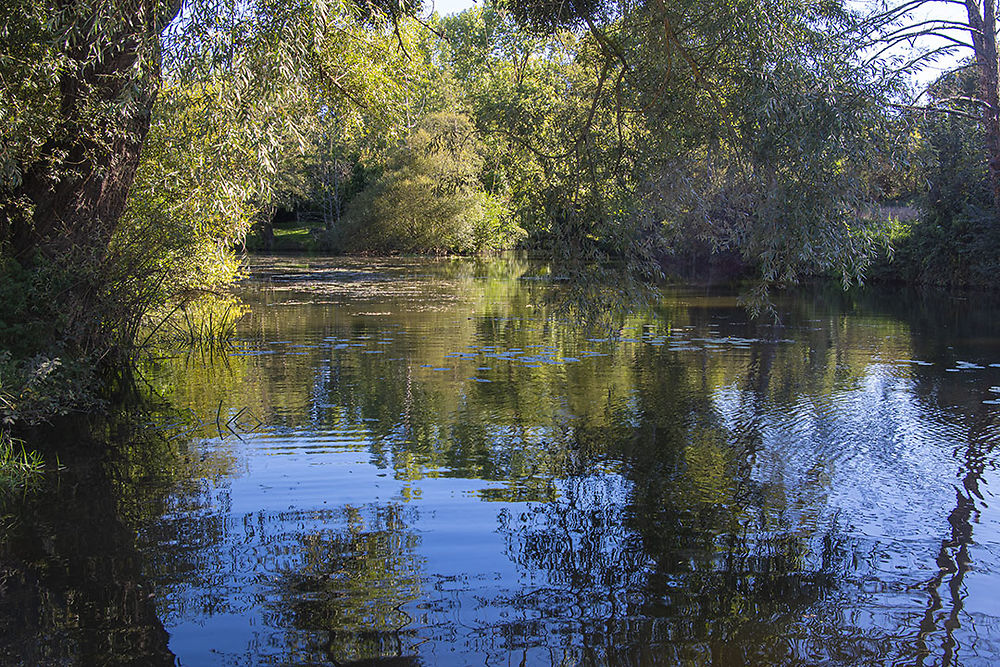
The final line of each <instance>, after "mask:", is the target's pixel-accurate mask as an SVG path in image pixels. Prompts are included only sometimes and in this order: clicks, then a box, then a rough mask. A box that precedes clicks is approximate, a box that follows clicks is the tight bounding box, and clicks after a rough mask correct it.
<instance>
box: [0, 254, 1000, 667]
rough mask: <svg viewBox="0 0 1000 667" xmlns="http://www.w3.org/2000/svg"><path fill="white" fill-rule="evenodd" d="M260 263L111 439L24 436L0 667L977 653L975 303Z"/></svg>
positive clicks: (991, 583)
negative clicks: (614, 289) (590, 303)
mask: <svg viewBox="0 0 1000 667" xmlns="http://www.w3.org/2000/svg"><path fill="white" fill-rule="evenodd" d="M262 266H263V269H262V272H263V273H264V274H266V276H267V278H268V280H267V282H266V284H265V285H264V286H263V287H255V286H252V287H250V288H248V293H247V300H248V302H249V304H250V306H251V314H250V316H249V317H248V318H247V319H246V321H244V322H243V323H241V333H240V340H239V341H238V342H237V344H236V346H235V347H234V349H233V350H231V351H230V352H229V354H228V355H227V356H225V357H224V358H223V359H205V358H201V357H199V356H197V355H195V356H191V355H183V354H175V355H171V356H166V357H164V358H163V359H160V360H158V361H156V362H151V364H150V365H149V366H148V367H147V368H143V369H141V370H142V373H143V377H144V378H145V380H146V382H147V383H148V385H147V389H148V391H149V393H150V395H151V396H156V397H157V399H156V400H157V403H156V405H153V406H147V407H145V408H143V410H141V411H140V413H141V418H140V417H135V416H133V417H131V418H130V419H129V420H128V422H127V423H128V424H130V425H131V426H129V427H128V428H118V427H115V428H111V427H109V426H107V425H102V426H99V427H97V429H96V430H97V431H100V433H99V434H98V435H95V436H94V439H95V440H96V441H99V442H103V443H110V446H106V445H101V446H97V445H95V446H93V447H91V444H87V443H80V446H79V447H76V448H74V450H75V451H78V452H83V451H87V450H92V451H103V452H105V453H104V454H102V455H101V456H99V457H97V458H93V457H88V456H85V455H83V454H80V453H78V454H76V455H73V456H72V457H67V451H69V450H66V449H65V448H63V447H61V446H58V443H59V442H60V440H59V438H65V437H66V436H65V435H62V436H47V437H49V438H50V439H52V441H53V442H54V443H57V444H56V445H54V449H53V451H55V450H56V449H57V450H58V451H59V453H60V460H61V461H62V462H63V463H64V464H65V466H66V470H64V471H62V472H60V473H58V474H55V473H53V474H51V475H50V476H49V477H48V478H47V481H46V484H44V485H43V486H42V487H41V488H40V489H39V490H38V491H36V492H35V493H33V494H29V495H27V496H25V497H24V498H22V499H18V500H15V501H13V502H10V503H8V505H7V506H6V509H5V516H6V517H7V519H6V523H5V524H4V528H3V531H4V532H3V536H2V543H0V554H2V572H3V586H4V588H3V591H4V592H3V597H2V598H0V616H2V618H0V620H2V621H3V623H4V625H5V627H9V628H12V630H11V631H10V632H6V633H5V634H4V636H3V637H2V638H0V647H2V649H0V650H2V653H0V656H2V657H3V658H4V659H5V660H7V661H9V662H11V663H13V664H18V663H22V664H67V663H68V664H74V663H75V664H130V663H131V664H172V663H173V660H174V658H173V654H176V655H177V656H178V658H177V659H178V660H179V662H180V663H181V664H261V663H271V664H289V665H290V664H307V665H311V664H315V665H419V664H427V665H431V664H434V665H437V664H461V665H464V664H473V663H475V664H479V663H483V664H524V665H532V664H566V665H615V664H621V665H642V664H685V665H813V664H831V665H882V664H908V665H928V666H929V665H942V666H943V665H986V664H990V662H991V661H994V660H995V659H997V658H998V657H1000V608H998V606H997V604H996V602H995V600H997V599H1000V530H998V526H1000V515H998V514H997V511H996V510H994V509H993V507H992V506H993V505H994V504H995V503H994V502H993V499H992V492H991V490H990V489H991V487H992V486H994V485H995V484H996V482H997V475H996V469H997V456H998V451H1000V450H998V446H1000V417H998V414H1000V413H998V411H997V408H996V407H995V406H994V404H992V403H990V401H992V400H995V399H996V398H1000V331H998V330H997V326H998V323H1000V309H998V307H997V305H996V304H995V303H992V302H988V301H986V300H983V301H982V302H979V303H977V304H976V308H974V309H969V308H968V306H969V304H968V303H963V302H959V301H955V300H952V299H950V298H948V297H944V298H941V297H931V296H927V295H910V296H907V295H900V294H892V295H881V294H879V293H878V292H874V291H871V292H865V293H846V294H845V293H843V292H838V291H827V290H824V289H816V290H813V291H809V290H807V289H803V290H801V291H800V292H798V293H796V294H781V295H779V296H778V297H777V298H776V309H777V311H778V312H779V314H780V316H781V319H780V320H779V321H777V322H775V321H770V320H760V321H750V320H749V319H748V317H747V314H746V312H745V311H744V310H743V309H742V308H741V307H740V305H739V303H738V299H737V297H736V295H734V294H732V293H728V292H725V291H719V290H710V289H682V288H678V289H673V290H669V291H668V292H666V293H665V294H664V296H663V298H662V299H660V300H658V301H655V302H648V303H643V304H639V305H638V306H636V307H635V308H634V309H632V310H631V311H630V310H629V309H621V310H619V311H616V312H615V314H614V316H613V318H611V319H610V320H608V322H606V323H605V324H604V325H603V327H586V326H583V324H584V323H582V322H581V321H580V320H581V318H582V317H583V316H582V315H581V313H582V312H583V310H581V309H577V310H573V309H572V308H570V309H567V308H565V307H564V304H565V303H566V302H565V300H563V301H560V297H558V295H556V296H553V295H552V294H550V292H552V291H553V290H558V289H560V288H559V281H557V280H552V276H551V273H546V270H545V269H544V267H538V266H535V265H530V264H527V263H523V262H520V263H519V262H517V261H513V262H507V263H504V264H502V265H500V264H490V263H475V262H450V261H440V262H432V263H424V262H419V261H416V260H414V261H410V260H400V261H398V262H397V261H382V262H381V263H379V262H376V263H375V264H373V265H372V266H367V265H364V264H361V263H358V262H356V261H353V260H344V261H339V260H338V261H335V262H330V261H328V260H274V261H271V262H268V263H266V264H264V265H262ZM991 364H996V366H993V365H991ZM136 424H140V426H138V427H136ZM92 430H93V429H92ZM50 459H51V456H50Z"/></svg>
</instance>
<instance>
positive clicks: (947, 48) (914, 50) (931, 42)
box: [859, 0, 1000, 210]
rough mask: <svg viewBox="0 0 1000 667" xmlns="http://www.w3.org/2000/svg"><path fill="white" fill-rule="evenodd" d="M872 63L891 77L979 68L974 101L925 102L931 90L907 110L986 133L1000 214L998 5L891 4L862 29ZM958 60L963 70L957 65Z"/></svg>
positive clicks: (987, 1) (979, 1) (952, 1)
mask: <svg viewBox="0 0 1000 667" xmlns="http://www.w3.org/2000/svg"><path fill="white" fill-rule="evenodd" d="M859 28H860V30H861V33H860V36H859V39H860V40H862V43H863V45H865V46H866V47H868V48H869V49H870V55H869V59H870V60H871V61H872V62H873V63H878V64H879V65H880V66H881V67H882V68H883V69H884V70H886V71H887V72H888V73H890V75H906V74H912V73H914V72H918V71H920V70H922V69H925V68H926V67H928V66H934V67H936V68H939V69H940V68H941V67H944V68H946V69H949V70H953V71H958V70H962V69H967V68H973V69H974V70H975V72H976V77H977V79H978V85H977V86H976V88H975V90H974V91H973V92H972V94H970V95H951V96H946V97H942V98H934V99H931V100H930V101H929V102H928V101H924V100H925V95H927V93H928V89H926V88H924V89H918V90H917V95H916V98H915V99H913V100H910V101H909V102H908V103H907V104H905V105H903V106H905V107H906V108H907V109H910V110H919V111H927V112H930V113H943V114H951V115H956V116H962V117H966V118H973V119H976V120H977V121H978V122H979V123H980V124H981V126H982V128H983V146H982V154H983V156H984V159H985V162H986V164H987V166H988V170H989V179H990V186H991V188H992V190H993V203H994V206H995V207H996V208H997V209H998V210H1000V53H998V51H997V6H996V0H903V1H897V0H893V1H886V2H883V3H881V6H879V7H878V8H877V9H876V10H875V11H872V12H871V13H870V14H869V15H867V16H866V17H865V20H864V21H862V22H861V23H860V24H859ZM956 60H957V64H955V63H956Z"/></svg>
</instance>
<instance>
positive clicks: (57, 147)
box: [0, 0, 180, 264]
mask: <svg viewBox="0 0 1000 667" xmlns="http://www.w3.org/2000/svg"><path fill="white" fill-rule="evenodd" d="M59 4H60V7H59V9H60V10H61V12H62V16H64V17H67V18H66V19H65V20H66V21H67V22H68V25H67V24H64V25H62V26H59V27H60V28H69V34H70V35H71V37H70V38H69V39H68V40H67V41H66V46H65V47H64V49H63V52H64V55H65V56H66V57H67V59H68V61H69V67H67V68H66V71H65V73H64V74H63V75H62V77H61V79H60V81H59V89H58V92H57V95H58V101H59V111H58V116H57V117H56V118H55V119H54V126H55V127H54V129H53V131H52V133H51V135H50V138H49V139H48V140H47V141H46V143H45V144H44V146H43V147H42V150H41V152H40V154H39V157H38V158H37V159H36V160H35V161H34V162H33V163H31V164H26V165H23V167H24V168H23V169H22V173H23V174H24V178H23V180H22V182H21V184H20V186H19V187H18V188H17V190H16V191H15V192H14V197H13V198H12V199H11V200H9V201H14V202H17V203H16V204H8V205H7V206H5V207H4V208H3V209H0V231H2V232H3V236H5V237H6V238H0V245H2V244H3V243H4V242H5V241H6V242H7V243H8V244H9V246H8V247H9V249H10V250H11V251H12V252H13V254H14V256H15V257H17V258H18V259H19V260H20V261H21V262H22V263H28V264H30V263H32V262H33V261H34V256H35V255H36V254H38V253H41V254H42V255H44V256H48V257H58V256H61V255H63V254H65V253H66V252H68V251H70V250H83V251H85V252H88V253H90V254H96V255H98V256H100V255H103V253H104V251H105V250H106V249H107V246H108V243H109V241H110V240H111V237H112V235H113V234H114V231H115V228H116V227H117V224H118V221H119V220H120V219H121V216H122V214H123V212H124V210H125V204H126V201H127V197H128V192H129V189H130V188H131V186H132V182H133V180H134V178H135V172H136V168H137V167H138V164H139V154H140V151H141V149H142V144H143V142H144V141H145V138H146V134H147V133H148V131H149V123H150V114H151V110H152V107H153V103H154V101H155V99H156V94H157V92H158V90H159V83H160V33H161V31H162V30H163V29H164V27H165V26H166V25H167V24H168V23H169V22H170V21H171V20H172V19H173V18H174V16H176V14H177V12H178V11H179V9H180V2H179V0H169V2H166V3H165V2H163V1H162V0H119V1H118V2H115V3H114V5H115V6H114V7H113V8H109V7H107V6H102V5H101V3H97V5H96V6H97V7H98V9H95V8H94V7H95V5H94V4H92V3H87V2H76V1H75V0H64V1H63V2H61V3H59ZM98 11H101V12H102V14H101V15H98V14H97V12H98ZM109 110H110V112H111V113H109ZM109 121H110V122H109ZM115 121H117V122H115ZM24 203H28V204H30V206H29V207H24V206H23V204H24Z"/></svg>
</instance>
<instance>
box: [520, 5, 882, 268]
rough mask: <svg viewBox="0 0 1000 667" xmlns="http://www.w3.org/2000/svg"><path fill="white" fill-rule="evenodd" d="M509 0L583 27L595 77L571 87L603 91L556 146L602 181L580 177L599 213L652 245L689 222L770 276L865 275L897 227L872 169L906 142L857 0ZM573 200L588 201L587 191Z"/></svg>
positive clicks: (587, 63)
mask: <svg viewBox="0 0 1000 667" xmlns="http://www.w3.org/2000/svg"><path fill="white" fill-rule="evenodd" d="M502 6H504V7H505V8H506V9H507V11H509V12H510V14H511V15H512V16H513V17H514V18H515V19H516V20H517V21H518V22H519V23H520V24H522V25H527V26H530V27H531V28H532V29H534V30H536V31H538V32H540V33H542V34H549V35H555V34H558V32H559V31H570V32H572V33H573V34H576V35H579V36H580V46H579V48H578V50H577V55H576V57H575V59H574V62H575V63H576V64H577V65H578V66H579V67H581V68H583V70H584V71H586V72H588V73H589V74H588V77H589V78H588V79H587V80H586V81H585V83H584V85H583V86H580V85H574V86H569V87H567V88H568V90H567V91H566V93H565V97H566V98H573V97H579V96H580V95H579V93H580V91H581V90H583V91H586V93H587V96H588V97H589V99H590V102H589V103H584V104H578V105H577V111H576V112H575V115H576V118H577V122H576V123H575V124H572V127H575V128H576V129H575V131H574V132H573V133H572V134H571V135H570V136H569V137H568V141H565V142H564V144H563V146H562V150H545V151H544V152H546V153H548V154H549V155H551V156H560V157H562V156H564V157H565V159H567V160H570V161H572V162H574V163H575V164H576V165H577V168H576V169H575V170H574V171H575V173H576V174H578V175H579V176H578V181H579V183H580V184H581V185H586V183H587V181H591V182H592V183H591V185H589V186H588V187H586V188H584V189H580V188H577V190H576V192H577V193H580V192H584V191H587V192H590V193H594V194H595V197H597V198H598V201H597V204H596V205H594V206H589V207H585V208H584V210H586V211H588V213H586V214H585V215H584V217H592V216H591V215H590V213H589V212H590V211H598V212H601V211H602V210H603V215H604V216H605V218H606V219H608V220H610V221H612V223H613V225H619V226H621V225H622V224H626V225H630V228H629V230H628V232H627V234H625V237H629V236H630V237H632V238H633V239H638V242H639V244H640V246H641V244H643V243H647V242H648V239H651V238H656V237H665V238H667V239H668V240H670V239H672V238H674V237H675V236H676V235H678V234H680V235H681V236H683V237H686V238H689V239H697V240H700V241H701V242H703V243H704V244H706V245H707V246H708V247H709V248H711V249H713V250H731V251H734V252H737V253H739V254H740V255H741V256H742V257H743V259H744V260H745V261H746V262H748V263H750V264H751V265H754V266H756V267H757V269H758V270H759V272H760V276H761V277H762V278H763V279H764V282H766V283H773V282H781V281H793V280H795V279H796V277H797V276H799V275H801V274H802V273H804V272H832V273H836V274H837V275H839V276H841V277H842V278H843V279H844V280H845V281H854V280H858V279H860V278H861V277H862V276H863V274H864V270H865V267H866V264H867V262H868V259H869V257H871V256H872V253H873V252H874V250H875V248H876V246H877V245H878V243H879V242H880V240H881V239H882V238H883V236H884V228H883V225H882V223H881V221H880V220H878V219H877V218H876V217H875V216H873V215H871V211H872V210H874V209H875V207H874V206H873V203H874V201H875V197H876V196H877V192H876V191H875V189H874V188H873V187H871V179H869V178H867V174H868V173H870V171H871V170H872V168H873V165H874V164H875V163H876V162H877V161H878V159H879V158H881V157H883V156H881V155H880V153H881V152H882V151H886V150H889V148H890V146H889V145H887V143H886V142H885V141H883V137H884V136H885V134H886V133H885V132H884V126H885V122H886V119H885V116H884V114H883V113H882V109H881V107H880V104H879V94H880V91H878V90H876V89H875V87H874V86H873V85H872V79H871V77H870V71H868V70H866V69H865V67H864V64H863V62H861V60H860V58H859V57H858V55H857V48H856V47H857V42H856V40H855V37H854V36H855V35H856V32H855V29H856V24H857V20H858V17H857V16H855V15H854V14H853V13H852V12H851V11H850V10H849V9H848V8H847V7H846V6H845V4H844V3H840V2H828V1H823V2H819V1H815V0H785V1H783V2H764V1H762V0H736V1H733V0H725V1H723V0H719V1H715V0H712V1H709V2H704V1H701V0H698V1H695V0H680V1H677V2H664V1H662V0H592V1H581V2H572V3H565V2H557V1H550V0H532V1H530V2H507V3H503V5H502ZM563 125H564V126H570V124H567V123H563ZM567 134H569V133H567ZM536 147H537V146H536ZM546 148H548V149H551V148H552V147H551V146H548V147H546ZM539 152H543V151H539ZM594 176H596V177H597V178H594ZM614 192H617V193H618V194H617V196H614V197H611V198H610V201H608V194H609V193H614ZM595 197H588V198H587V199H594V198H595ZM599 198H605V202H603V203H602V202H600V201H599ZM570 200H571V202H573V203H574V206H572V207H569V208H568V210H569V211H570V212H571V213H572V211H573V210H581V207H580V205H579V202H580V201H581V197H580V196H579V194H574V195H573V196H571V197H570ZM584 226H585V227H586V225H584ZM587 233H588V234H591V235H593V236H600V235H601V234H599V233H593V232H591V231H590V230H587ZM615 245H618V244H617V242H616V244H615Z"/></svg>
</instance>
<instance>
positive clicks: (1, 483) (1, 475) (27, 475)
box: [0, 431, 43, 494]
mask: <svg viewBox="0 0 1000 667" xmlns="http://www.w3.org/2000/svg"><path fill="white" fill-rule="evenodd" d="M42 466H43V463H42V457H41V455H40V454H38V452H29V451H28V450H26V449H25V448H24V443H22V442H21V441H19V440H15V439H14V438H12V437H11V436H10V434H8V433H5V432H3V431H0V494H3V493H10V492H11V491H15V490H17V489H19V488H23V487H25V486H28V485H29V484H31V482H32V481H33V480H34V479H35V478H37V477H38V476H39V475H40V474H41V473H42Z"/></svg>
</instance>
